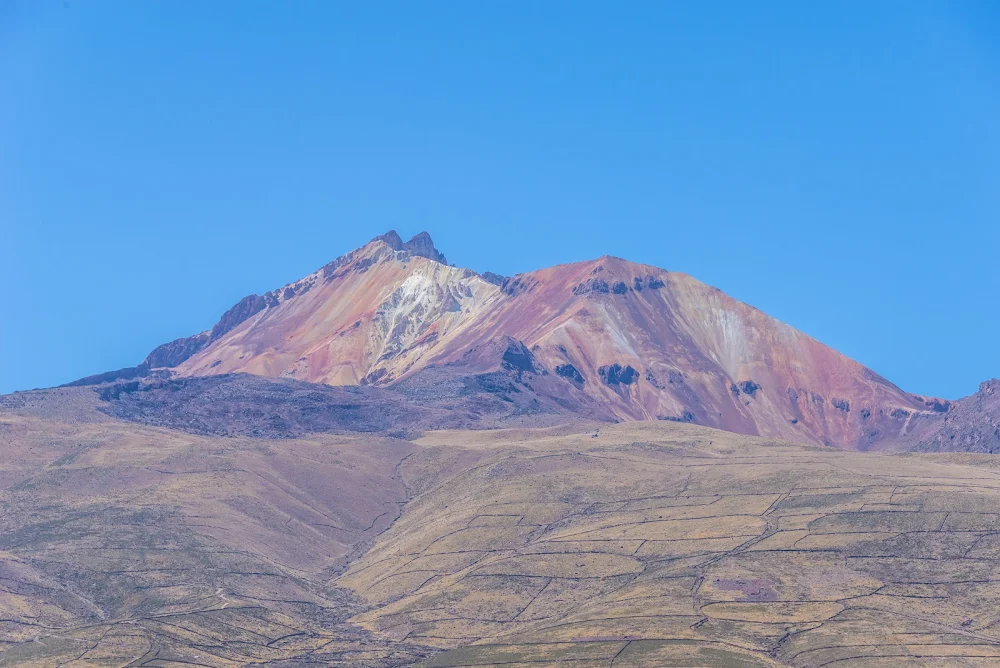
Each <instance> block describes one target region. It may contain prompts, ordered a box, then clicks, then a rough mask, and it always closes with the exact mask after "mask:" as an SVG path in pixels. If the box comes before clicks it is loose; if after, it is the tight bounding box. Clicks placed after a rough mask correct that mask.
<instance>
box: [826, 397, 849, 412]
mask: <svg viewBox="0 0 1000 668" xmlns="http://www.w3.org/2000/svg"><path fill="white" fill-rule="evenodd" d="M830 403H831V404H833V407H834V408H836V409H837V410H838V411H843V412H845V413H850V412H851V402H850V401H848V400H847V399H838V398H837V397H832V398H831V399H830Z"/></svg>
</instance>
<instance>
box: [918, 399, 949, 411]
mask: <svg viewBox="0 0 1000 668" xmlns="http://www.w3.org/2000/svg"><path fill="white" fill-rule="evenodd" d="M924 405H925V406H927V408H930V409H931V410H932V411H934V412H935V413H947V412H948V409H949V408H951V402H950V401H948V400H946V399H928V400H927V401H925V402H924Z"/></svg>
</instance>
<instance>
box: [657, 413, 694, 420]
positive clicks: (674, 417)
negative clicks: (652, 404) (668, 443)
mask: <svg viewBox="0 0 1000 668" xmlns="http://www.w3.org/2000/svg"><path fill="white" fill-rule="evenodd" d="M656 419H657V420H666V421H668V422H694V415H692V414H691V412H690V411H684V412H683V413H682V414H680V415H657V416H656Z"/></svg>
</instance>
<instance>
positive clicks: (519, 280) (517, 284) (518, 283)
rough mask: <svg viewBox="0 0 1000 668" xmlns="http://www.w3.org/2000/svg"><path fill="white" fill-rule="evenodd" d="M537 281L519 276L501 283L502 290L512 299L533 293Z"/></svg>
mask: <svg viewBox="0 0 1000 668" xmlns="http://www.w3.org/2000/svg"><path fill="white" fill-rule="evenodd" d="M535 284H536V281H535V279H534V278H532V277H530V276H524V275H521V274H518V275H517V276H513V277H511V278H505V279H503V281H502V282H501V283H500V289H501V290H502V291H503V292H504V293H505V294H507V295H510V296H511V297H516V296H518V295H520V294H524V293H525V292H529V291H531V289H532V288H534V287H535Z"/></svg>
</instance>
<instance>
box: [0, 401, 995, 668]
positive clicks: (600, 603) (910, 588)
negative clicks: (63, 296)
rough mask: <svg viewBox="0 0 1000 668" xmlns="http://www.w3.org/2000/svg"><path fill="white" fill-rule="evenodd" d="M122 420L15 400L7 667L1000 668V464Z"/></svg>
mask: <svg viewBox="0 0 1000 668" xmlns="http://www.w3.org/2000/svg"><path fill="white" fill-rule="evenodd" d="M105 403H107V402H102V401H101V400H100V398H99V396H98V393H97V392H95V391H93V390H91V389H89V388H75V389H70V390H55V391H48V392H41V393H30V394H27V395H14V397H13V398H11V397H5V398H4V400H3V401H2V402H0V404H2V405H0V451H2V454H3V456H2V458H0V483H2V484H0V489H2V491H0V511H2V512H0V526H2V532H0V610H2V614H0V643H2V644H0V648H2V649H0V664H2V665H35V666H54V665H66V666H191V665H204V666H230V665H247V664H267V665H338V664H339V665H369V666H392V665H411V664H414V663H419V662H426V665H430V666H467V665H505V666H518V665H523V666H539V665H549V664H553V663H558V664H559V665H580V666H602V667H606V666H612V665H613V666H615V667H616V668H620V667H621V666H646V665H649V666H670V665H676V666H692V665H694V666H754V665H757V666H773V665H790V666H826V665H831V666H897V665H898V666H903V665H906V666H914V665H916V666H920V665H924V666H941V665H949V666H987V665H1000V625H998V620H1000V614H998V613H997V612H996V611H997V609H1000V580H998V578H997V572H998V570H1000V510H998V508H1000V503H998V501H1000V498H998V497H1000V466H998V464H997V463H996V460H995V459H994V458H993V457H991V456H989V455H975V454H877V453H858V452H852V451H845V450H839V449H835V448H828V447H816V446H801V445H793V444H790V443H786V442H780V441H773V440H766V439H761V438H756V437H749V436H740V435H735V434H731V433H726V432H722V431H717V430H713V429H708V428H704V427H698V426H694V425H690V424H681V423H675V422H664V421H654V422H633V423H623V424H618V425H608V424H602V423H580V422H577V423H574V424H569V425H565V426H559V427H556V426H551V427H541V428H530V429H527V428H525V429H506V430H490V431H483V430H480V431H470V430H439V431H424V432H422V433H418V434H412V435H409V436H408V437H407V438H388V437H385V436H382V435H379V434H375V433H370V434H306V435H302V436H300V437H298V438H295V439H284V438H274V437H272V438H248V437H245V436H234V437H222V436H216V435H202V434H194V433H190V432H185V431H181V430H179V429H173V428H170V429H168V428H165V427H162V426H149V425H145V424H138V423H136V422H130V421H123V420H120V419H118V418H116V417H112V416H109V415H107V414H105V413H102V412H101V411H100V410H99V409H100V408H101V407H102V406H103V405H104V404H105ZM271 436H274V435H273V434H272V435H271Z"/></svg>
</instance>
